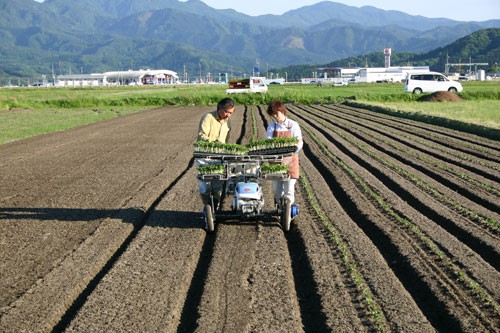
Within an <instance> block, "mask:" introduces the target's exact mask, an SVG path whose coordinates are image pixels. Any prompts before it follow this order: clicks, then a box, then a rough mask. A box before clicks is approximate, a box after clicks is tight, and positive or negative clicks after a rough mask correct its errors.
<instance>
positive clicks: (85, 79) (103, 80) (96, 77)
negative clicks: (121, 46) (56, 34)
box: [56, 69, 179, 87]
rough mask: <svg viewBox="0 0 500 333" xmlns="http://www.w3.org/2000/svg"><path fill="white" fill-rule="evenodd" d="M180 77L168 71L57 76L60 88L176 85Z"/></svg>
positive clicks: (130, 71)
mask: <svg viewBox="0 0 500 333" xmlns="http://www.w3.org/2000/svg"><path fill="white" fill-rule="evenodd" d="M176 83H179V76H178V75H177V73H176V72H174V71H171V70H168V69H158V70H150V69H147V70H142V69H141V70H138V71H133V70H128V71H114V72H106V73H102V74H75V75H59V76H57V82H56V86H58V87H87V86H108V85H146V84H176Z"/></svg>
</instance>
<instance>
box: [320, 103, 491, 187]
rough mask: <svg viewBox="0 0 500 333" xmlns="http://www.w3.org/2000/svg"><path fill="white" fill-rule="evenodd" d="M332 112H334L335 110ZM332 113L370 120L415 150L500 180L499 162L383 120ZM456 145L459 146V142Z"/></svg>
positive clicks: (361, 123)
mask: <svg viewBox="0 0 500 333" xmlns="http://www.w3.org/2000/svg"><path fill="white" fill-rule="evenodd" d="M330 110H331V109H330ZM331 112H333V110H332V111H331ZM331 114H333V115H336V116H339V117H344V119H346V120H347V121H350V122H351V121H353V122H355V123H358V124H360V125H362V126H368V125H367V122H368V123H369V124H370V126H369V128H370V129H371V130H373V131H374V132H376V133H379V134H382V135H384V136H386V137H389V138H391V139H392V140H394V141H396V142H398V143H401V144H403V145H405V146H408V147H410V148H411V149H413V150H415V151H418V152H421V153H424V154H426V155H429V156H432V158H435V159H437V160H442V161H443V162H446V163H449V164H450V165H454V166H459V167H460V168H463V169H465V170H469V171H471V172H473V173H476V174H479V175H481V176H482V177H484V178H487V179H492V180H493V181H494V182H498V181H499V180H500V173H499V170H500V164H499V163H496V162H491V161H488V160H484V159H481V158H477V157H472V156H471V155H470V154H467V153H464V152H461V151H459V150H457V149H455V148H454V147H455V146H451V147H447V148H445V147H444V146H442V145H441V144H440V143H439V142H435V141H429V140H427V139H425V138H423V139H417V138H416V136H415V135H414V133H413V132H411V131H402V130H401V128H399V127H389V126H387V125H386V124H385V123H383V122H379V123H377V122H373V121H372V120H371V119H370V118H368V119H366V120H365V121H363V122H361V121H359V119H360V118H361V117H359V115H357V114H348V116H346V113H340V114H339V112H338V110H337V112H335V113H331ZM380 128H382V129H380ZM424 143H425V144H424ZM456 146H459V144H457V145H456Z"/></svg>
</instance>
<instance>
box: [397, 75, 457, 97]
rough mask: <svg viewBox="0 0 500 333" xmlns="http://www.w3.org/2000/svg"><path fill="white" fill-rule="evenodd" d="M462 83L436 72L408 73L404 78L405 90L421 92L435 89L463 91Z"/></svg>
mask: <svg viewBox="0 0 500 333" xmlns="http://www.w3.org/2000/svg"><path fill="white" fill-rule="evenodd" d="M463 90H464V89H463V88H462V84H461V83H460V82H457V81H453V80H450V79H449V78H447V77H446V76H444V75H443V74H441V73H438V72H422V73H415V72H413V73H408V74H407V75H406V79H405V92H411V93H414V94H421V93H424V92H435V91H451V92H460V91H463Z"/></svg>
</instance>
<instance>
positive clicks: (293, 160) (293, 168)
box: [273, 126, 299, 179]
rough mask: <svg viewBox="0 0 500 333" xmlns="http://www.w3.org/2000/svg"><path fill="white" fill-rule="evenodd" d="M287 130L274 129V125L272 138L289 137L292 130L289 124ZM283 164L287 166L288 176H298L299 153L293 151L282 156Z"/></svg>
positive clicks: (295, 177)
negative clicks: (290, 154)
mask: <svg viewBox="0 0 500 333" xmlns="http://www.w3.org/2000/svg"><path fill="white" fill-rule="evenodd" d="M287 128H288V131H280V132H278V131H276V126H275V127H274V132H273V138H291V137H292V131H290V126H288V127H287ZM283 164H284V165H287V166H288V174H289V175H290V178H294V179H298V178H299V154H296V153H293V154H292V156H287V157H284V158H283Z"/></svg>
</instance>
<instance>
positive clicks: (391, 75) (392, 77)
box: [303, 66, 429, 83]
mask: <svg viewBox="0 0 500 333" xmlns="http://www.w3.org/2000/svg"><path fill="white" fill-rule="evenodd" d="M316 70H318V71H322V72H323V75H321V76H319V77H318V78H314V79H303V83H311V82H313V83H319V82H323V83H328V82H331V83H342V82H347V81H349V82H402V81H403V80H404V79H405V77H406V74H407V73H411V72H428V71H429V66H400V67H387V68H386V67H326V68H316ZM307 80H309V82H305V81H307Z"/></svg>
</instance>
